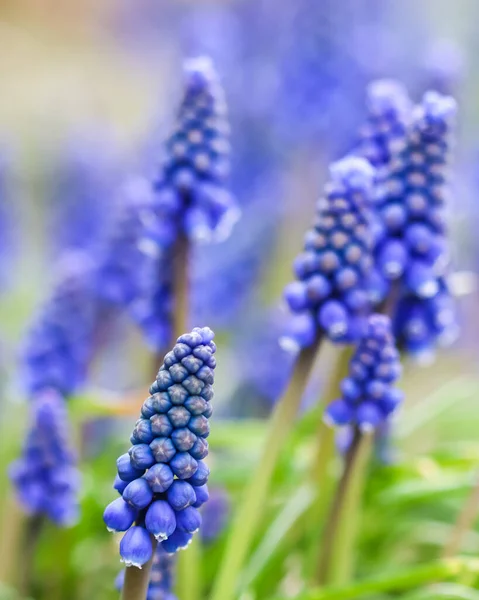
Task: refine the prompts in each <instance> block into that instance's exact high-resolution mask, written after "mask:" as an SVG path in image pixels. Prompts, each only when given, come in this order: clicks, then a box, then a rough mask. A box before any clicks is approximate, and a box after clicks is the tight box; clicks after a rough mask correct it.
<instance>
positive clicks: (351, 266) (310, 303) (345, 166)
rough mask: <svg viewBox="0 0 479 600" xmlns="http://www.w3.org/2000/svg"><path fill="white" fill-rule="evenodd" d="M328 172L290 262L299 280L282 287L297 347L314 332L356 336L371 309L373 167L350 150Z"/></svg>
mask: <svg viewBox="0 0 479 600" xmlns="http://www.w3.org/2000/svg"><path fill="white" fill-rule="evenodd" d="M330 176H331V177H330V182H329V183H328V185H327V186H326V190H325V198H324V199H323V200H321V201H320V202H319V203H318V212H317V218H316V222H315V225H314V227H313V228H312V229H311V230H309V231H308V232H307V234H306V238H305V245H304V252H303V253H302V254H300V255H299V256H298V257H297V258H296V260H295V263H294V270H295V273H296V277H297V278H298V280H297V281H295V282H294V283H291V284H289V285H288V286H287V287H286V289H285V298H286V301H287V303H288V304H289V307H290V309H291V310H292V312H293V313H295V315H296V319H295V322H296V327H295V329H294V332H293V334H292V335H291V336H290V337H291V339H292V340H293V342H295V343H296V344H297V345H298V346H299V347H304V346H308V345H310V344H311V343H312V342H313V340H314V338H315V336H316V335H318V332H323V333H324V334H325V335H327V336H328V337H329V338H330V339H331V340H333V341H335V342H345V341H350V340H354V339H356V338H357V336H358V335H359V334H360V332H361V328H362V327H363V326H364V318H365V316H366V315H367V314H368V312H369V310H370V301H369V297H368V288H367V285H368V278H369V276H370V273H371V270H372V247H373V230H372V226H371V225H372V223H371V214H370V201H371V194H372V190H373V178H374V169H373V168H372V167H371V165H370V164H369V163H368V162H367V161H366V160H364V159H362V158H357V157H353V156H350V157H346V158H344V159H343V160H341V161H338V162H336V163H334V164H333V165H332V166H331V168H330Z"/></svg>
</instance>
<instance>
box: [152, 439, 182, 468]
mask: <svg viewBox="0 0 479 600" xmlns="http://www.w3.org/2000/svg"><path fill="white" fill-rule="evenodd" d="M150 448H151V451H152V452H153V456H154V457H155V460H156V461H157V462H159V463H168V462H170V460H171V459H172V458H173V456H174V455H175V454H176V449H175V446H174V445H173V442H172V441H171V439H170V438H166V437H158V438H155V439H154V440H153V441H152V442H151V444H150Z"/></svg>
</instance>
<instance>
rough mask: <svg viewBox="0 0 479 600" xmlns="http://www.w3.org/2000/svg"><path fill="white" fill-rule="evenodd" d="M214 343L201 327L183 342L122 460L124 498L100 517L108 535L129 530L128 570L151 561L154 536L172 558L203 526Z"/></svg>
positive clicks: (119, 485) (123, 549)
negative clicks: (200, 511)
mask: <svg viewBox="0 0 479 600" xmlns="http://www.w3.org/2000/svg"><path fill="white" fill-rule="evenodd" d="M213 337H214V334H213V332H212V331H211V330H210V329H209V328H207V327H204V328H198V327H196V328H195V329H193V331H192V332H191V333H187V334H184V335H182V336H180V337H179V338H178V342H177V344H176V345H175V347H174V348H173V350H172V351H171V352H168V354H167V355H166V356H165V360H164V364H163V366H162V367H161V368H160V370H159V371H158V375H157V377H156V381H155V382H154V383H153V385H152V386H151V388H150V394H151V396H150V397H149V398H148V399H147V400H146V401H145V403H144V404H143V406H142V409H141V418H140V419H139V420H138V421H137V423H136V426H135V429H134V430H133V434H132V436H131V443H132V444H133V445H132V447H131V448H130V450H129V451H128V453H127V454H123V455H122V456H120V458H119V459H118V461H117V468H118V476H117V478H116V480H115V484H114V487H115V489H116V490H117V491H118V492H119V494H120V495H121V497H120V498H118V499H117V500H114V501H113V502H112V503H111V504H109V505H108V506H107V507H106V509H105V513H104V516H103V518H104V521H105V523H106V525H107V527H108V529H110V530H112V531H125V532H126V533H125V535H124V536H123V539H122V540H121V543H120V555H121V557H122V560H123V562H125V563H126V565H127V566H137V567H141V566H142V565H144V564H145V563H147V562H148V561H149V560H150V558H151V555H152V543H151V537H150V536H154V537H155V538H156V539H157V540H158V541H159V542H160V543H161V546H162V548H163V549H164V550H165V551H166V552H168V553H174V552H176V551H177V550H179V549H181V548H185V547H186V546H187V545H188V544H189V542H190V541H191V539H192V537H193V533H194V532H195V531H197V530H198V529H199V527H200V524H201V516H200V513H199V512H198V508H199V507H200V506H201V505H202V504H204V502H206V500H207V499H208V490H207V486H206V483H207V480H208V475H209V469H208V467H207V466H206V463H205V462H204V460H203V459H204V458H205V457H206V455H207V454H208V442H207V441H206V438H207V437H208V434H209V423H208V419H209V417H210V416H211V413H212V408H211V403H210V400H211V399H212V397H213V387H212V384H213V380H214V375H213V373H214V368H215V366H216V360H215V357H214V356H213V355H214V353H215V351H216V346H215V344H214V342H213Z"/></svg>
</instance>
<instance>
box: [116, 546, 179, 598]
mask: <svg viewBox="0 0 479 600" xmlns="http://www.w3.org/2000/svg"><path fill="white" fill-rule="evenodd" d="M175 563H176V556H174V555H172V554H168V552H166V551H165V550H164V548H163V547H162V546H161V544H160V545H159V546H158V547H157V549H156V550H155V553H154V555H153V562H152V565H151V572H150V583H149V585H148V593H147V596H146V600H177V597H176V596H175V595H174V594H173V592H172V590H173V587H174V570H175ZM124 578H125V571H121V573H119V575H118V577H117V581H116V587H117V589H118V591H121V589H122V588H123V582H124Z"/></svg>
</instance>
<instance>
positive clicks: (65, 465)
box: [10, 389, 80, 526]
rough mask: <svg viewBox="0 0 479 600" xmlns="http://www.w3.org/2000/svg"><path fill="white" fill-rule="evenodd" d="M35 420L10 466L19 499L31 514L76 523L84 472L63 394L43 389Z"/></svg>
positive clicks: (34, 411) (34, 409) (35, 406)
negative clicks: (73, 445)
mask: <svg viewBox="0 0 479 600" xmlns="http://www.w3.org/2000/svg"><path fill="white" fill-rule="evenodd" d="M31 419H32V421H31V423H30V426H29V430H28V435H27V438H26V441H25V443H24V447H23V452H22V455H21V457H20V458H19V459H17V460H16V461H15V462H14V463H12V465H11V466H10V477H11V479H12V481H13V483H14V485H15V488H16V492H17V495H18V498H19V500H20V503H21V504H22V506H23V507H24V508H25V510H26V511H27V512H28V513H29V514H31V515H36V516H46V517H48V518H49V519H51V520H52V521H53V522H54V523H55V524H57V525H60V526H67V525H72V524H74V523H75V522H76V520H77V519H78V514H79V505H78V500H77V492H78V488H79V484H80V474H79V472H78V470H77V468H76V456H75V454H74V452H73V450H72V449H71V447H70V432H69V428H68V418H67V412H66V406H65V402H64V399H63V398H62V396H61V395H60V394H59V393H58V392H57V391H56V390H54V389H43V390H41V391H39V392H38V393H37V394H36V395H35V398H34V401H33V403H32V409H31Z"/></svg>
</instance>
